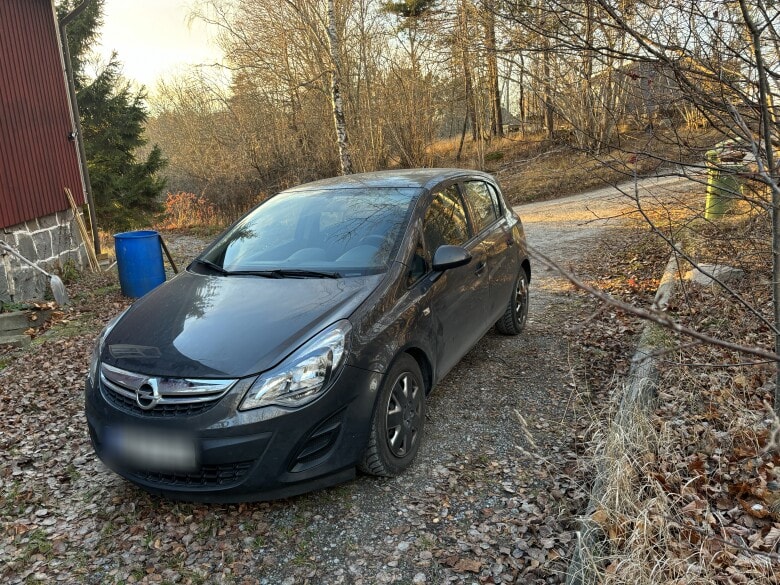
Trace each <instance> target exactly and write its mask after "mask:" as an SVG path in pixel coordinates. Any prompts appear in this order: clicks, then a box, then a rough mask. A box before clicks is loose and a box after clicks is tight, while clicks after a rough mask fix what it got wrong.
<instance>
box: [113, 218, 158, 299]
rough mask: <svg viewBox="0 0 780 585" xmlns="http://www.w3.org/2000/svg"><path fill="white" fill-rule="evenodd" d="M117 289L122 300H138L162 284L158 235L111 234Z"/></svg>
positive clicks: (150, 233) (135, 233)
mask: <svg viewBox="0 0 780 585" xmlns="http://www.w3.org/2000/svg"><path fill="white" fill-rule="evenodd" d="M114 248H115V250H116V265H117V269H118V270H119V285H120V286H121V287H122V294H123V295H125V296H126V297H142V296H144V295H145V294H146V293H148V292H149V291H150V290H152V289H153V288H155V287H156V286H159V285H161V284H162V283H163V282H165V268H164V267H163V257H162V248H161V246H160V234H158V233H157V232H155V231H152V230H143V231H137V232H124V233H121V234H114Z"/></svg>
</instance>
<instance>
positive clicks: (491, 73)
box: [484, 0, 504, 136]
mask: <svg viewBox="0 0 780 585" xmlns="http://www.w3.org/2000/svg"><path fill="white" fill-rule="evenodd" d="M494 10H495V7H494V6H493V0H485V2H484V24H485V51H486V53H487V73H488V86H489V91H490V106H491V108H490V110H491V114H492V115H491V120H490V130H491V133H492V134H493V136H503V135H504V120H503V116H502V114H501V89H500V88H499V83H498V57H497V54H496V15H495V12H494Z"/></svg>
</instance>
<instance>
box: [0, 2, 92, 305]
mask: <svg viewBox="0 0 780 585" xmlns="http://www.w3.org/2000/svg"><path fill="white" fill-rule="evenodd" d="M72 131H73V123H72V116H71V111H70V104H69V100H68V93H67V86H66V82H65V74H64V68H63V62H62V56H61V51H60V43H59V35H58V31H57V27H56V22H55V18H54V13H53V9H52V4H51V0H2V1H0V228H4V227H10V226H17V225H19V224H21V223H23V222H25V221H29V220H34V219H35V218H37V217H48V216H50V215H52V214H54V213H56V212H58V211H64V210H66V209H69V208H70V206H69V204H68V200H67V198H66V196H65V191H64V189H65V187H68V188H70V190H71V191H72V192H73V195H74V196H75V198H76V202H77V203H79V204H81V203H83V202H84V188H83V182H82V179H81V173H80V169H79V162H78V151H77V144H76V142H75V141H74V140H70V139H69V138H68V135H69V133H71V132H72ZM0 292H1V289H0Z"/></svg>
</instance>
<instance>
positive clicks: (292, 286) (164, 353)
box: [102, 272, 384, 378]
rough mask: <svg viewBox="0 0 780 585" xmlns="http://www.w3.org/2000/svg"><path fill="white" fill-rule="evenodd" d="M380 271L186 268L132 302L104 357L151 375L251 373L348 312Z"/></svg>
mask: <svg viewBox="0 0 780 585" xmlns="http://www.w3.org/2000/svg"><path fill="white" fill-rule="evenodd" d="M383 277H384V275H382V274H379V275H371V276H362V277H350V278H340V279H328V278H322V279H320V278H283V279H275V278H263V277H258V276H229V277H224V276H207V275H200V274H194V273H190V272H185V273H182V274H180V275H179V276H177V277H176V278H174V279H173V280H171V281H170V282H168V283H166V284H164V285H162V286H160V287H158V288H157V289H155V290H154V291H152V292H151V293H149V294H148V295H146V296H145V297H143V298H142V299H140V300H139V301H137V302H136V303H135V304H134V305H132V307H130V309H129V310H128V311H127V313H125V314H124V315H123V317H122V318H121V319H120V320H119V322H118V323H117V324H116V325H115V326H114V328H113V329H112V330H111V332H110V333H109V335H108V336H107V338H106V340H105V343H104V349H103V354H102V360H103V361H104V362H105V363H108V364H110V365H113V366H116V367H118V368H122V369H125V370H129V371H134V372H139V373H143V374H147V375H150V376H165V377H189V378H240V377H244V376H249V375H253V374H257V373H260V372H262V371H264V370H267V369H269V368H272V367H274V366H275V365H276V364H278V363H279V362H280V361H281V360H282V359H284V358H285V357H286V356H287V355H289V354H290V353H291V352H292V351H293V350H295V349H296V348H297V347H298V346H300V345H301V344H302V343H304V342H306V341H307V340H308V339H310V338H311V337H312V336H313V335H315V334H316V333H318V332H319V331H321V330H322V329H324V328H325V327H327V326H328V325H330V324H331V323H333V322H335V321H338V320H339V319H345V318H347V317H348V316H349V315H351V314H352V313H353V312H354V310H355V309H356V308H357V307H358V306H359V305H360V303H362V302H363V301H364V300H365V299H366V298H367V297H368V295H369V294H371V292H372V291H373V290H374V289H375V288H376V287H377V285H378V284H379V283H380V282H381V280H382V279H383Z"/></svg>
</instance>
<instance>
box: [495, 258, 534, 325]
mask: <svg viewBox="0 0 780 585" xmlns="http://www.w3.org/2000/svg"><path fill="white" fill-rule="evenodd" d="M527 319H528V275H527V274H526V273H525V270H524V269H522V268H521V269H520V274H519V275H518V276H517V281H516V282H515V287H514V289H513V293H512V298H510V299H509V304H507V307H506V310H505V311H504V314H503V315H502V316H501V318H500V319H499V320H498V322H497V323H496V329H498V331H499V333H503V334H504V335H518V334H519V333H520V332H521V331H522V330H523V328H524V327H525V322H526V320H527Z"/></svg>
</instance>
